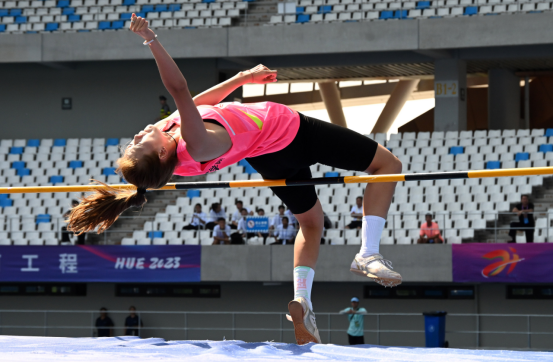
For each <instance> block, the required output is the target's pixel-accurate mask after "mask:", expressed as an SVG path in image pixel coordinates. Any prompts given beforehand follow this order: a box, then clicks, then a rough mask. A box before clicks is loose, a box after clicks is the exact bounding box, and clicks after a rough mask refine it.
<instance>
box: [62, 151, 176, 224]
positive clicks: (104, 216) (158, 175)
mask: <svg viewBox="0 0 553 363" xmlns="http://www.w3.org/2000/svg"><path fill="white" fill-rule="evenodd" d="M177 163H178V158H177V156H176V154H174V155H172V156H170V157H169V158H168V159H167V160H165V162H161V160H160V159H159V156H158V154H157V153H156V152H152V153H151V154H147V155H143V156H142V157H141V158H140V159H136V158H131V157H129V156H123V157H121V158H120V159H119V160H117V165H118V167H117V170H116V172H117V173H120V174H122V175H123V177H124V178H125V180H126V181H127V182H129V183H131V184H133V185H135V186H136V188H137V190H136V192H135V191H129V190H117V189H114V188H109V187H108V188H107V189H98V190H96V191H95V193H94V194H92V195H90V196H87V197H84V198H82V200H81V202H80V203H79V205H78V206H76V207H74V208H73V209H71V212H70V214H69V217H68V220H67V223H68V229H69V230H71V231H73V232H75V233H78V234H81V233H84V232H91V231H93V230H94V229H96V227H98V233H102V232H104V231H105V230H106V229H108V228H109V227H110V226H111V225H112V224H113V223H114V222H115V221H116V220H117V218H119V215H120V214H121V213H123V212H124V211H125V210H126V209H128V208H130V207H141V206H142V205H144V203H146V201H147V200H146V189H149V188H152V189H157V188H161V187H162V186H164V185H165V184H167V183H168V182H169V180H171V177H172V176H173V172H174V170H175V167H176V165H177ZM99 183H100V184H103V185H105V186H107V184H105V183H102V182H99Z"/></svg>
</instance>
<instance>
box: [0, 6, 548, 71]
mask: <svg viewBox="0 0 553 363" xmlns="http://www.w3.org/2000/svg"><path fill="white" fill-rule="evenodd" d="M552 19H553V13H543V14H510V15H501V16H491V17H488V16H486V17H482V16H472V17H458V18H444V19H421V20H409V21H372V22H359V23H334V24H307V25H302V26H280V27H233V28H224V29H174V30H157V33H158V35H159V39H160V41H161V42H162V43H163V44H164V45H165V46H166V48H167V49H168V50H169V51H170V53H171V54H172V55H173V56H175V57H176V58H205V57H256V56H266V55H279V56H280V55H291V54H321V53H347V52H362V51H370V52H382V51H393V50H418V49H455V48H470V47H490V46H514V45H532V44H534V45H535V44H550V43H553V33H551V32H548V31H543V30H544V29H548V28H549V25H550V24H551V21H552ZM528 34H532V36H528ZM140 43H141V40H140V38H138V37H137V36H136V35H134V34H132V33H130V32H122V31H118V32H95V33H84V34H83V33H51V34H30V35H0V49H2V52H0V63H2V62H40V61H42V62H61V61H69V62H72V61H87V60H128V59H147V58H149V54H148V49H147V48H146V47H143V46H142V45H141V44H140ZM4 49H6V51H4Z"/></svg>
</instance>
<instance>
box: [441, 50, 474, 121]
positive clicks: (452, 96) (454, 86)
mask: <svg viewBox="0 0 553 363" xmlns="http://www.w3.org/2000/svg"><path fill="white" fill-rule="evenodd" d="M434 92H435V94H434V97H435V100H436V107H435V109H434V131H463V130H466V129H467V64H466V62H465V61H462V60H458V59H437V60H436V61H434Z"/></svg>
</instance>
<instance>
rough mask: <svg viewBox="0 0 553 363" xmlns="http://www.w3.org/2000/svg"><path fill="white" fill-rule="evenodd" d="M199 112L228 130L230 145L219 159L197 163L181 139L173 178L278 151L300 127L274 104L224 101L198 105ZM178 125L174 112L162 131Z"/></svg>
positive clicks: (295, 117) (293, 113)
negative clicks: (212, 104) (210, 104)
mask: <svg viewBox="0 0 553 363" xmlns="http://www.w3.org/2000/svg"><path fill="white" fill-rule="evenodd" d="M198 111H199V112H200V115H201V116H202V119H212V120H216V121H217V122H219V123H220V124H221V125H222V126H223V127H224V128H225V129H226V130H227V132H228V134H229V136H230V140H231V142H232V146H231V148H230V149H229V150H228V151H227V152H226V153H225V154H223V155H221V156H220V157H218V158H216V159H213V160H210V161H207V162H203V163H200V162H197V161H195V160H194V159H192V157H191V156H190V154H189V153H188V150H186V142H185V141H184V140H183V139H180V140H179V143H178V148H177V157H178V159H179V162H178V164H177V167H176V168H175V171H174V174H176V175H182V176H187V175H201V174H206V173H212V172H214V171H217V170H220V169H222V168H224V167H226V166H229V165H232V164H235V163H237V162H238V161H240V160H242V159H244V158H251V157H255V156H259V155H264V154H269V153H274V152H277V151H279V150H282V149H284V148H285V147H286V146H288V145H289V144H290V143H291V142H292V140H294V137H296V134H297V133H298V129H299V127H300V119H299V115H298V113H297V112H296V111H293V110H292V109H290V108H288V107H286V106H284V105H281V104H278V103H273V102H259V103H245V104H242V103H238V102H226V103H220V104H218V105H215V106H199V107H198ZM180 123H181V120H180V115H179V114H178V112H175V113H174V114H173V115H172V116H170V117H169V119H168V121H167V124H166V125H165V127H164V128H163V130H162V131H166V130H168V129H170V128H171V127H172V126H173V125H174V124H178V125H180Z"/></svg>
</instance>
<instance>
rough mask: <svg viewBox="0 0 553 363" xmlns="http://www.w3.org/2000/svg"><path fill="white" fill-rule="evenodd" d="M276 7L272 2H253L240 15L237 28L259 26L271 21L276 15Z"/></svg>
mask: <svg viewBox="0 0 553 363" xmlns="http://www.w3.org/2000/svg"><path fill="white" fill-rule="evenodd" d="M277 12H278V6H277V4H276V3H275V2H274V1H254V2H251V3H249V5H248V9H246V10H245V11H244V12H243V13H242V14H240V22H239V24H238V25H239V26H252V25H253V26H259V25H263V24H264V23H267V22H269V20H271V15H276V14H277Z"/></svg>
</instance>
